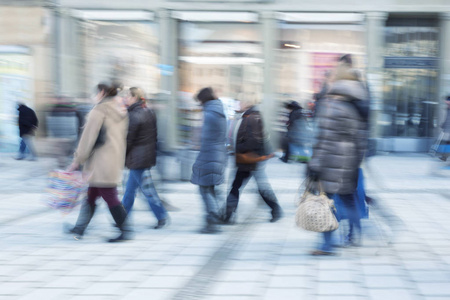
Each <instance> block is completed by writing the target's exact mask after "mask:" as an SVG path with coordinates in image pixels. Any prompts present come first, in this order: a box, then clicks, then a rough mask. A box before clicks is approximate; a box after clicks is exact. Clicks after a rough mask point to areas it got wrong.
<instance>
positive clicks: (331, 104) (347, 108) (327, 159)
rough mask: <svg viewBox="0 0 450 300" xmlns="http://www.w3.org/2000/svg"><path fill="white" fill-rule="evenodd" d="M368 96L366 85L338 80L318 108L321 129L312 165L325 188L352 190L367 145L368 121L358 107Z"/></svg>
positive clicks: (336, 191) (354, 188)
mask: <svg viewBox="0 0 450 300" xmlns="http://www.w3.org/2000/svg"><path fill="white" fill-rule="evenodd" d="M366 99H367V93H366V89H365V88H364V86H363V85H362V84H361V83H360V82H359V81H357V80H356V79H354V80H348V79H347V80H337V81H335V83H334V84H333V85H332V86H331V89H330V92H329V93H328V95H327V97H326V98H325V99H324V101H323V103H322V106H321V109H320V112H319V116H318V117H319V120H318V122H319V124H318V126H319V132H318V136H317V143H316V145H315V146H314V151H313V157H312V159H311V161H310V162H309V168H310V169H311V170H312V171H314V172H316V173H318V174H319V179H320V181H321V182H322V184H323V187H324V189H325V192H327V193H331V194H352V193H353V192H354V191H355V190H356V186H357V178H358V168H359V166H360V164H361V161H362V159H363V156H364V152H365V150H366V147H367V124H366V121H365V118H364V116H362V115H361V114H360V112H359V110H360V109H358V107H360V108H362V109H364V107H366V106H367V105H363V104H364V102H365V101H367V100H366Z"/></svg>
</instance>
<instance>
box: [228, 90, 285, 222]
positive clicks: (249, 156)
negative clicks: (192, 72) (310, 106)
mask: <svg viewBox="0 0 450 300" xmlns="http://www.w3.org/2000/svg"><path fill="white" fill-rule="evenodd" d="M239 100H241V108H242V109H243V110H244V113H243V114H242V118H241V120H240V121H239V122H238V123H237V124H236V128H235V132H236V134H235V138H234V141H235V157H236V166H237V171H236V176H235V178H234V181H233V185H232V187H231V191H230V194H229V195H228V197H227V204H226V215H225V219H224V221H225V223H229V224H232V223H234V221H235V217H236V216H235V213H236V209H237V206H238V203H239V194H240V190H241V189H242V188H244V187H245V186H246V184H247V183H248V181H249V180H250V178H251V177H252V176H253V177H254V178H255V180H256V184H257V186H258V192H259V194H260V195H261V197H262V198H263V200H264V202H265V203H266V204H267V205H268V206H269V207H270V208H271V210H272V211H271V213H272V218H271V220H270V221H271V222H276V221H278V220H279V219H280V218H281V217H282V216H283V211H282V209H281V207H280V205H279V204H278V199H277V197H276V195H275V193H274V192H273V190H272V187H271V186H270V183H269V180H268V178H267V175H266V172H265V160H267V159H269V158H271V157H273V153H272V149H271V146H270V143H269V140H268V136H267V134H266V133H265V132H264V126H263V120H262V116H261V113H260V112H259V109H258V107H257V105H256V104H257V101H258V99H257V98H256V95H254V94H251V95H249V94H248V95H245V98H244V99H239Z"/></svg>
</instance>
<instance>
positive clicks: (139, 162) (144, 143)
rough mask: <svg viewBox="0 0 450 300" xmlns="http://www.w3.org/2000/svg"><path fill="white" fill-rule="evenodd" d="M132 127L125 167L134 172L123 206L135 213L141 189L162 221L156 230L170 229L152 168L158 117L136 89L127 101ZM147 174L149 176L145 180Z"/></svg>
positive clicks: (133, 89)
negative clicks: (152, 176)
mask: <svg viewBox="0 0 450 300" xmlns="http://www.w3.org/2000/svg"><path fill="white" fill-rule="evenodd" d="M127 104H128V116H129V119H130V124H129V127H128V135H127V152H126V159H125V166H126V167H127V168H128V169H130V175H129V177H128V181H127V186H126V189H125V193H124V195H123V199H122V203H123V206H124V207H125V209H126V211H127V213H129V212H130V211H131V208H132V207H133V204H134V199H135V197H136V189H137V188H138V187H139V188H140V189H141V191H142V193H143V194H144V196H145V197H146V198H147V201H148V204H149V205H150V208H151V209H152V211H153V213H154V214H155V217H156V219H158V224H157V225H156V226H155V227H154V228H155V229H160V228H163V227H164V226H166V225H167V219H168V214H167V211H166V209H165V208H164V206H163V205H162V203H161V199H160V198H159V196H158V193H157V192H156V189H155V186H154V184H153V181H152V178H151V174H150V168H151V167H153V166H154V165H155V164H156V141H157V128H156V115H155V113H154V112H153V110H151V109H150V108H148V107H147V106H146V104H145V99H144V93H143V92H142V90H141V89H140V88H136V87H132V88H130V91H129V96H128V98H127ZM144 172H147V173H146V176H144Z"/></svg>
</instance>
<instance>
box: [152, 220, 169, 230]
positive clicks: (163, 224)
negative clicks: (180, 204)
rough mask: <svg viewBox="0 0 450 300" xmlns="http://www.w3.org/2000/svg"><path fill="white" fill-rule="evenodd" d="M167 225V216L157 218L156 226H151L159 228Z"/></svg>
mask: <svg viewBox="0 0 450 300" xmlns="http://www.w3.org/2000/svg"><path fill="white" fill-rule="evenodd" d="M168 225H169V222H168V220H167V218H165V219H161V220H158V224H156V226H155V227H153V229H161V228H164V227H166V226H168Z"/></svg>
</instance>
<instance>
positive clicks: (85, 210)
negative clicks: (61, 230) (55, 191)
mask: <svg viewBox="0 0 450 300" xmlns="http://www.w3.org/2000/svg"><path fill="white" fill-rule="evenodd" d="M95 208H96V205H95V204H91V203H89V202H88V201H86V200H85V201H83V204H82V205H81V209H80V214H79V215H78V219H77V223H76V225H75V227H73V228H72V229H69V230H68V231H67V233H71V234H73V235H74V236H73V237H74V239H76V240H80V239H82V238H83V234H84V231H85V230H86V227H87V226H88V225H89V222H91V219H92V217H93V216H94V213H95Z"/></svg>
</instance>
